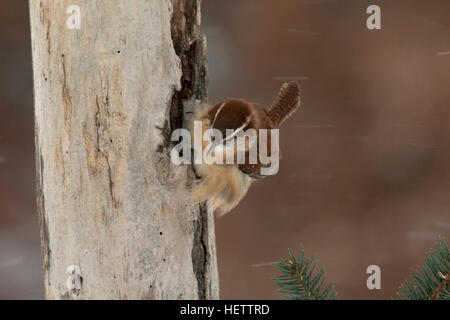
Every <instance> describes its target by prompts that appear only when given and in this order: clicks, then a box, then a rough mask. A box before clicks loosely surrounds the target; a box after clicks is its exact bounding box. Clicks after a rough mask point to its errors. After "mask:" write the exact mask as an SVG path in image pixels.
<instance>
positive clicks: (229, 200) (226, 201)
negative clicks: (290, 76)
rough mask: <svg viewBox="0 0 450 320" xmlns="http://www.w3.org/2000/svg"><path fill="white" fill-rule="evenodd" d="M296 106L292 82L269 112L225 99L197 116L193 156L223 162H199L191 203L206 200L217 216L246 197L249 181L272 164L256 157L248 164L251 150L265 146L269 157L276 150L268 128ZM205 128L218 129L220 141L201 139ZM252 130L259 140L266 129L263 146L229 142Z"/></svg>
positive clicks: (297, 89)
mask: <svg viewBox="0 0 450 320" xmlns="http://www.w3.org/2000/svg"><path fill="white" fill-rule="evenodd" d="M299 106H300V87H299V85H298V83H297V82H295V81H291V82H288V83H285V84H283V85H282V87H281V89H280V92H279V94H278V97H277V98H276V100H275V102H274V103H273V104H272V106H271V107H270V108H269V109H263V108H261V107H259V106H258V105H257V104H254V103H250V102H247V101H245V100H242V99H227V100H225V101H222V102H219V103H217V104H215V105H214V106H212V107H209V108H207V110H206V111H204V112H203V113H201V114H199V115H197V116H196V117H195V120H197V121H201V124H202V130H201V132H200V136H197V137H196V136H195V135H196V134H195V133H194V139H200V141H202V144H201V150H196V148H195V147H194V154H195V155H196V157H199V156H200V157H202V156H204V155H205V154H204V153H203V150H206V154H207V155H208V154H209V155H211V156H218V158H219V159H220V158H223V163H210V164H208V163H205V162H202V163H198V164H196V165H195V169H196V172H197V174H198V175H200V181H199V183H198V184H197V185H196V186H195V188H194V190H193V192H192V199H193V201H195V202H201V201H207V204H208V207H209V208H210V209H211V210H213V211H214V212H215V213H216V214H218V215H224V214H225V213H227V212H229V211H230V210H231V209H233V208H234V207H235V206H236V205H237V204H238V203H239V202H240V201H241V200H242V198H243V197H244V196H245V194H246V193H247V190H248V188H249V187H250V185H251V184H252V182H253V181H254V180H255V179H260V178H264V177H265V175H264V174H262V171H263V170H262V169H264V168H268V167H269V166H270V165H271V164H270V163H266V162H267V161H264V160H263V159H262V158H261V157H260V155H259V154H258V156H257V158H256V159H255V160H256V161H253V162H252V161H250V159H251V156H250V153H251V152H250V151H251V150H253V149H252V148H254V147H256V149H257V150H259V149H260V148H261V147H265V148H266V150H267V156H270V155H272V152H275V151H274V150H272V142H271V140H272V139H271V137H272V134H271V132H270V129H278V128H279V127H280V125H281V124H282V123H283V122H284V121H286V120H287V119H288V118H289V117H290V116H291V115H292V114H293V113H294V112H295V111H297V109H298V108H299ZM208 129H215V130H218V131H216V132H220V133H221V134H220V135H218V136H219V139H217V138H216V136H215V135H211V137H210V139H205V140H204V139H203V137H204V133H205V132H206V130H208ZM227 129H228V132H227ZM230 129H232V130H230ZM251 129H254V131H255V132H256V136H257V137H258V138H261V137H260V134H261V132H262V131H263V130H260V129H266V131H267V139H266V141H264V143H265V144H266V145H265V146H262V145H261V143H262V142H261V140H260V139H256V140H254V141H253V143H252V142H251V141H248V140H246V141H245V144H241V145H239V144H237V145H236V144H234V143H233V144H231V143H230V142H234V141H235V139H236V138H237V137H238V136H241V135H242V134H244V133H245V132H250V131H251ZM230 132H231V133H230ZM197 135H199V134H198V133H197ZM220 138H221V139H220ZM255 141H256V142H255ZM230 145H231V148H233V149H234V150H233V151H234V152H232V157H233V158H232V160H234V161H232V163H228V162H226V156H225V154H227V155H228V152H229V150H230V147H229V146H230ZM194 146H195V143H194ZM197 149H198V148H197ZM225 150H226V151H225ZM224 151H225V152H224ZM230 151H231V150H230ZM238 152H242V153H243V154H245V161H244V162H243V163H242V161H241V162H239V161H237V154H238ZM277 160H278V159H277Z"/></svg>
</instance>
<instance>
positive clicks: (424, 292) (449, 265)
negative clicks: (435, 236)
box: [397, 239, 450, 300]
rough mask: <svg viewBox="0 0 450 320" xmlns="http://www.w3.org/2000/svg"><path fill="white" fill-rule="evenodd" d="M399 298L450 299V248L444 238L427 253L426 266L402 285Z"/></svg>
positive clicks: (398, 294) (398, 293)
mask: <svg viewBox="0 0 450 320" xmlns="http://www.w3.org/2000/svg"><path fill="white" fill-rule="evenodd" d="M397 299H399V300H450V250H449V248H448V247H447V245H446V243H445V241H444V240H443V239H440V240H439V242H438V243H437V244H436V245H435V247H434V249H433V250H432V251H431V252H430V253H429V254H428V255H427V257H426V258H425V265H424V267H422V268H420V269H419V270H417V271H415V272H413V273H412V274H411V276H410V278H409V279H408V280H406V281H405V282H404V283H403V284H402V285H401V286H400V289H399V291H398V292H397Z"/></svg>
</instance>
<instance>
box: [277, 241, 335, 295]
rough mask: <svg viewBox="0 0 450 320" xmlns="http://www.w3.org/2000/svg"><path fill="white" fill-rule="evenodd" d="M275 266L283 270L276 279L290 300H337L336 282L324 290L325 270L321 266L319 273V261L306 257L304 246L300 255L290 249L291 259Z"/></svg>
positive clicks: (281, 290) (282, 291)
mask: <svg viewBox="0 0 450 320" xmlns="http://www.w3.org/2000/svg"><path fill="white" fill-rule="evenodd" d="M275 266H276V267H277V268H278V269H279V270H280V271H281V274H280V275H277V276H275V278H274V281H275V283H276V284H277V285H278V286H279V287H280V292H281V293H282V294H284V295H285V299H288V300H335V299H337V293H336V291H335V290H334V284H331V285H329V286H328V287H326V288H325V289H324V290H322V287H323V283H324V282H325V272H324V270H323V268H321V269H320V270H319V271H318V272H317V273H315V270H316V268H317V262H316V260H315V259H314V257H312V258H311V259H308V258H306V257H305V254H304V251H303V249H302V248H300V249H299V252H298V256H295V255H294V253H293V252H292V250H289V260H284V259H283V260H280V261H279V262H277V263H275Z"/></svg>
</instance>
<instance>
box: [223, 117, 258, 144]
mask: <svg viewBox="0 0 450 320" xmlns="http://www.w3.org/2000/svg"><path fill="white" fill-rule="evenodd" d="M250 120H251V115H248V116H247V119H246V121H245V123H244V124H243V125H242V126H240V127H239V128H237V129H236V130H234V132H233V133H232V134H231V135H230V136H228V137H225V139H223V140H222V143H223V142H226V141H228V140H230V139H232V138H234V137H235V136H236V135H237V134H238V133H239V132H241V131H243V130H244V128H245V127H246V126H248V124H249V123H250Z"/></svg>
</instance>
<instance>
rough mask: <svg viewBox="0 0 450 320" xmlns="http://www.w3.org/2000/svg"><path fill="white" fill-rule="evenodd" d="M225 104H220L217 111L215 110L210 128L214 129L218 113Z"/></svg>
mask: <svg viewBox="0 0 450 320" xmlns="http://www.w3.org/2000/svg"><path fill="white" fill-rule="evenodd" d="M225 105H226V102H224V103H222V104H221V105H220V107H219V109H217V111H216V114H215V115H214V119H213V122H212V123H211V128H213V127H214V123H215V122H216V119H217V116H218V115H219V113H220V111H222V109H223V107H225Z"/></svg>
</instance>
